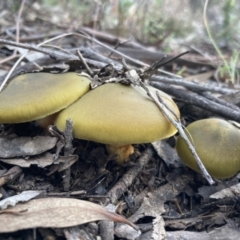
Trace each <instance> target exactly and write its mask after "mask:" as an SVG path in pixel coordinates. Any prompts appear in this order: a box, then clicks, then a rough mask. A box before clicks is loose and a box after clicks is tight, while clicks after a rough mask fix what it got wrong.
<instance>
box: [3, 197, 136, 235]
mask: <svg viewBox="0 0 240 240" xmlns="http://www.w3.org/2000/svg"><path fill="white" fill-rule="evenodd" d="M25 209H26V210H27V211H26V212H24V213H22V214H18V215H13V214H4V213H2V214H1V215H0V233H6V232H14V231H18V230H22V229H29V228H37V227H42V228H44V227H45V228H47V227H51V228H62V227H71V226H76V225H80V224H84V223H88V222H92V221H98V220H109V221H114V222H122V223H126V224H128V225H130V226H132V227H134V228H136V226H135V225H134V224H133V223H131V222H130V221H128V220H127V219H125V218H123V217H121V216H120V215H118V214H116V213H112V212H109V211H106V210H105V209H104V208H103V207H101V206H100V205H97V204H95V203H91V202H88V201H83V200H77V199H71V198H41V199H34V200H31V201H29V202H27V203H20V204H18V205H16V206H15V207H13V208H11V210H13V211H16V212H21V211H23V210H25Z"/></svg>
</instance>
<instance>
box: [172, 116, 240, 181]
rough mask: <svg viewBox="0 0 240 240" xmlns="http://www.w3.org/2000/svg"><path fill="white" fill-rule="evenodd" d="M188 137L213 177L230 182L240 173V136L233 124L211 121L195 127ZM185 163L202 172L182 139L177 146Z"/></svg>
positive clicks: (194, 123)
mask: <svg viewBox="0 0 240 240" xmlns="http://www.w3.org/2000/svg"><path fill="white" fill-rule="evenodd" d="M185 133H186V134H187V136H188V137H189V139H190V140H192V143H193V144H194V147H195V149H196V152H197V154H198V155H199V157H200V159H201V161H202V163H203V165H204V166H205V168H206V169H207V171H208V172H209V174H210V175H211V176H212V177H215V178H227V177H231V176H233V175H235V174H236V173H237V172H238V171H239V170H240V144H239V143H240V132H239V129H238V128H236V127H235V126H233V125H232V124H230V123H229V122H227V121H225V120H222V119H217V118H209V119H203V120H199V121H196V122H193V123H191V124H190V125H188V126H187V128H186V131H185ZM176 149H177V153H178V155H179V157H180V158H181V160H182V161H183V162H184V163H185V164H186V165H187V166H188V167H190V168H191V169H193V170H195V171H197V172H199V169H198V166H197V164H196V162H195V160H194V158H193V156H192V154H191V152H190V151H189V149H188V147H187V145H186V143H185V142H184V140H183V139H182V137H181V136H179V137H178V139H177V142H176Z"/></svg>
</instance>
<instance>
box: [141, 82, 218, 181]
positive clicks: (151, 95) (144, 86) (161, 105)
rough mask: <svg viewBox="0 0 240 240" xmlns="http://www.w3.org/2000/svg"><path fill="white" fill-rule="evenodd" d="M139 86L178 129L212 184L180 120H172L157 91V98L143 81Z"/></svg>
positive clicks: (204, 174)
mask: <svg viewBox="0 0 240 240" xmlns="http://www.w3.org/2000/svg"><path fill="white" fill-rule="evenodd" d="M140 84H141V87H142V88H143V89H144V90H145V91H146V92H147V95H148V96H149V97H150V98H151V99H152V100H153V101H154V102H155V103H156V104H157V106H158V107H159V108H160V110H161V111H162V112H163V113H164V115H165V116H166V117H167V119H168V120H169V121H170V122H171V123H172V124H173V126H174V127H175V128H176V129H177V130H178V132H179V134H180V136H181V137H182V138H183V140H184V141H185V142H186V144H187V146H188V148H189V150H190V151H191V153H192V155H193V157H194V159H195V161H196V163H197V165H198V167H199V169H200V171H201V173H202V175H203V176H204V177H205V179H206V180H207V181H208V183H209V184H210V185H212V184H214V181H213V179H212V177H211V176H210V175H209V173H208V172H207V170H206V168H205V167H204V165H203V164H202V162H201V160H200V158H199V157H198V155H197V153H196V151H195V149H194V147H193V145H192V144H191V142H190V141H189V139H188V137H187V136H186V134H185V132H184V130H183V128H182V124H181V122H180V121H179V120H178V119H177V120H174V119H173V117H172V116H171V115H170V114H169V110H168V109H167V108H166V107H165V105H164V104H163V101H162V99H161V97H160V96H159V93H158V92H157V91H156V95H157V98H158V99H156V97H155V96H154V95H153V94H152V93H151V92H150V91H149V89H148V88H147V86H146V85H145V84H144V83H143V82H140Z"/></svg>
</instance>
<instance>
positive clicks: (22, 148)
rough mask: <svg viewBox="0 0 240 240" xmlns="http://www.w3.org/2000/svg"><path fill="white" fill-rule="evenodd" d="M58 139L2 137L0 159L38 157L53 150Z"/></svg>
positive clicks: (47, 137)
mask: <svg viewBox="0 0 240 240" xmlns="http://www.w3.org/2000/svg"><path fill="white" fill-rule="evenodd" d="M56 143H57V138H56V137H49V136H37V137H33V138H31V137H9V136H8V137H0V146H1V148H0V157H2V158H11V157H21V156H32V155H37V154H40V153H43V152H46V151H47V150H49V149H51V148H53V147H54V146H55V145H56Z"/></svg>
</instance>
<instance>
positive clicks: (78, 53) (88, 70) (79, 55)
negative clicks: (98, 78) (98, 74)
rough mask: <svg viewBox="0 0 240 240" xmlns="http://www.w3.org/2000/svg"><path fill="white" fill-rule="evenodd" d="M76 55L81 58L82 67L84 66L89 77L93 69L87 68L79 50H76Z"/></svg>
mask: <svg viewBox="0 0 240 240" xmlns="http://www.w3.org/2000/svg"><path fill="white" fill-rule="evenodd" d="M77 55H78V57H79V59H80V60H81V62H82V64H83V65H84V67H85V68H86V70H87V72H88V73H89V75H90V76H91V77H93V71H92V70H91V69H90V68H89V66H88V65H87V63H86V61H85V60H84V58H83V56H82V54H81V52H80V51H79V50H77Z"/></svg>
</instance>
